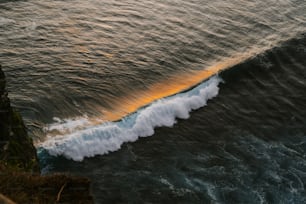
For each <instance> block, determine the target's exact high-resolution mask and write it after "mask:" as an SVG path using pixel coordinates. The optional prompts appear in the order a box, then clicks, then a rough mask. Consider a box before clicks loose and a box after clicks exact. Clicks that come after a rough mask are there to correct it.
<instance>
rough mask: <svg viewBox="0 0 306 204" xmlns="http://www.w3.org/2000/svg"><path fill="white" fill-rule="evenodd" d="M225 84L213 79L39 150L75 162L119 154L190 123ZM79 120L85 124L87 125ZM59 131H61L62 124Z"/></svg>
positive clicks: (55, 139) (56, 138)
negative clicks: (145, 139)
mask: <svg viewBox="0 0 306 204" xmlns="http://www.w3.org/2000/svg"><path fill="white" fill-rule="evenodd" d="M221 81H222V79H221V78H220V77H219V76H213V77H211V78H210V79H209V80H207V81H204V82H202V83H200V84H199V85H198V86H196V87H194V88H192V89H190V90H188V91H186V92H183V93H179V94H176V95H173V96H170V97H166V98H162V99H159V100H157V101H155V102H153V103H151V104H149V105H147V106H145V107H143V108H141V109H139V110H138V111H136V112H135V113H132V114H130V115H128V116H126V117H124V118H123V119H121V120H119V121H115V122H107V123H103V124H100V125H95V126H90V127H87V128H86V129H83V130H78V131H75V132H70V131H69V132H70V133H68V134H65V135H57V136H49V138H47V140H46V141H45V142H43V143H41V144H39V145H38V146H39V149H45V150H47V152H48V153H49V154H50V155H52V156H59V155H63V156H65V157H66V158H69V159H72V160H75V161H82V160H83V159H84V157H93V156H95V155H103V154H107V153H109V152H113V151H116V150H118V149H120V147H121V145H122V144H123V143H125V142H134V141H136V140H137V139H138V138H139V137H148V136H152V135H153V134H154V128H156V127H162V126H166V127H172V126H173V125H174V124H175V123H176V119H177V118H179V119H187V118H188V117H189V113H190V112H191V111H192V110H196V109H199V108H200V107H203V106H205V105H206V104H207V101H208V100H209V99H211V98H213V97H215V96H217V94H218V91H219V87H218V85H219V83H220V82H221ZM79 120H80V121H83V122H84V121H85V123H86V121H87V119H79ZM77 121H78V120H76V121H74V122H72V123H73V125H75V124H84V123H83V122H80V123H78V122H77ZM65 124H66V123H64V124H63V125H65ZM52 127H53V128H54V127H55V126H52ZM56 129H59V130H61V126H60V123H58V124H57V126H56ZM63 129H67V128H66V127H64V128H63ZM68 129H69V128H68Z"/></svg>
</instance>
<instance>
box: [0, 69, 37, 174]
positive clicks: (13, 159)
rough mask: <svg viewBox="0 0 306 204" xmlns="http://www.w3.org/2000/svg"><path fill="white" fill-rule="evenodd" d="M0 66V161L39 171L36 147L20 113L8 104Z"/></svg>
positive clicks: (20, 168)
mask: <svg viewBox="0 0 306 204" xmlns="http://www.w3.org/2000/svg"><path fill="white" fill-rule="evenodd" d="M5 85H6V79H5V75H4V73H3V71H2V69H1V66H0V94H1V95H0V162H1V163H2V164H3V165H7V166H9V167H10V168H12V169H16V170H18V169H19V170H21V171H27V172H39V164H38V159H37V154H36V149H35V147H34V145H33V142H32V139H31V138H30V137H29V136H28V133H27V130H26V127H25V125H24V123H23V120H22V118H21V116H20V114H19V113H18V112H17V111H16V110H14V109H13V108H12V107H11V105H10V100H9V98H8V94H7V91H6V89H5Z"/></svg>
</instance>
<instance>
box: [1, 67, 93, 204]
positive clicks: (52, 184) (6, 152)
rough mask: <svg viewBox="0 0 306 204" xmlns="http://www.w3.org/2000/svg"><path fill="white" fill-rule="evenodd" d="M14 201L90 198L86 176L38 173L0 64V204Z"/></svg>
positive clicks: (72, 200)
mask: <svg viewBox="0 0 306 204" xmlns="http://www.w3.org/2000/svg"><path fill="white" fill-rule="evenodd" d="M10 199H11V200H12V201H10ZM14 202H16V203H90V204H91V203H93V200H92V197H91V195H90V181H89V180H88V179H87V178H82V177H75V176H68V175H61V174H55V175H48V176H41V175H40V174H39V163H38V159H37V154H36V149H35V147H34V146H33V143H32V139H31V138H30V137H29V136H28V134H27V130H26V127H25V125H24V123H23V120H22V118H21V116H20V114H19V113H18V112H17V111H16V110H14V109H13V108H12V107H11V104H10V100H9V98H8V93H7V91H6V79H5V75H4V73H3V71H2V69H1V65H0V204H1V203H8V204H11V203H14Z"/></svg>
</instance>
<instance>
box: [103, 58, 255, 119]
mask: <svg viewBox="0 0 306 204" xmlns="http://www.w3.org/2000/svg"><path fill="white" fill-rule="evenodd" d="M251 56H252V55H251V54H250V53H249V54H244V55H241V56H239V57H234V58H228V59H226V60H224V61H221V62H219V63H217V64H214V65H213V66H210V67H208V68H206V69H205V70H200V71H192V72H189V73H183V74H178V75H174V76H172V77H169V78H168V79H166V80H162V81H159V82H158V83H156V84H153V85H151V86H150V87H148V88H147V89H146V90H142V91H138V92H135V93H132V94H131V95H130V96H125V97H122V98H119V99H118V100H117V102H115V103H113V108H112V109H111V110H104V111H102V112H103V120H106V121H116V120H119V119H121V118H123V117H124V116H126V115H128V114H131V113H133V112H135V111H137V110H138V109H139V108H141V107H143V106H145V105H148V104H150V103H152V102H153V101H156V100H158V99H161V98H164V97H167V96H171V95H174V94H176V93H180V92H182V91H185V90H188V89H189V88H190V87H193V86H195V85H197V84H199V83H201V82H202V81H204V80H207V79H208V78H210V77H211V76H214V75H216V74H218V73H219V72H221V71H223V70H226V69H228V68H230V67H232V66H234V65H237V64H239V63H241V62H243V61H245V60H247V59H248V58H250V57H251Z"/></svg>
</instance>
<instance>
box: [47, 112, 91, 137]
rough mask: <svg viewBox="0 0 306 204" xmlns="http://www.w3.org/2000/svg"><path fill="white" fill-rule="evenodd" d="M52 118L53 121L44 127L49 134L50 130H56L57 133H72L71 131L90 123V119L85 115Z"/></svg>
mask: <svg viewBox="0 0 306 204" xmlns="http://www.w3.org/2000/svg"><path fill="white" fill-rule="evenodd" d="M53 120H54V123H52V124H50V125H48V126H47V127H45V128H44V131H45V132H47V133H49V134H50V133H51V132H56V133H57V134H67V133H72V132H73V131H76V130H80V129H83V128H84V127H86V126H89V125H90V121H89V119H88V117H87V116H83V117H78V118H72V119H63V120H61V119H60V118H57V117H54V118H53Z"/></svg>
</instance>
